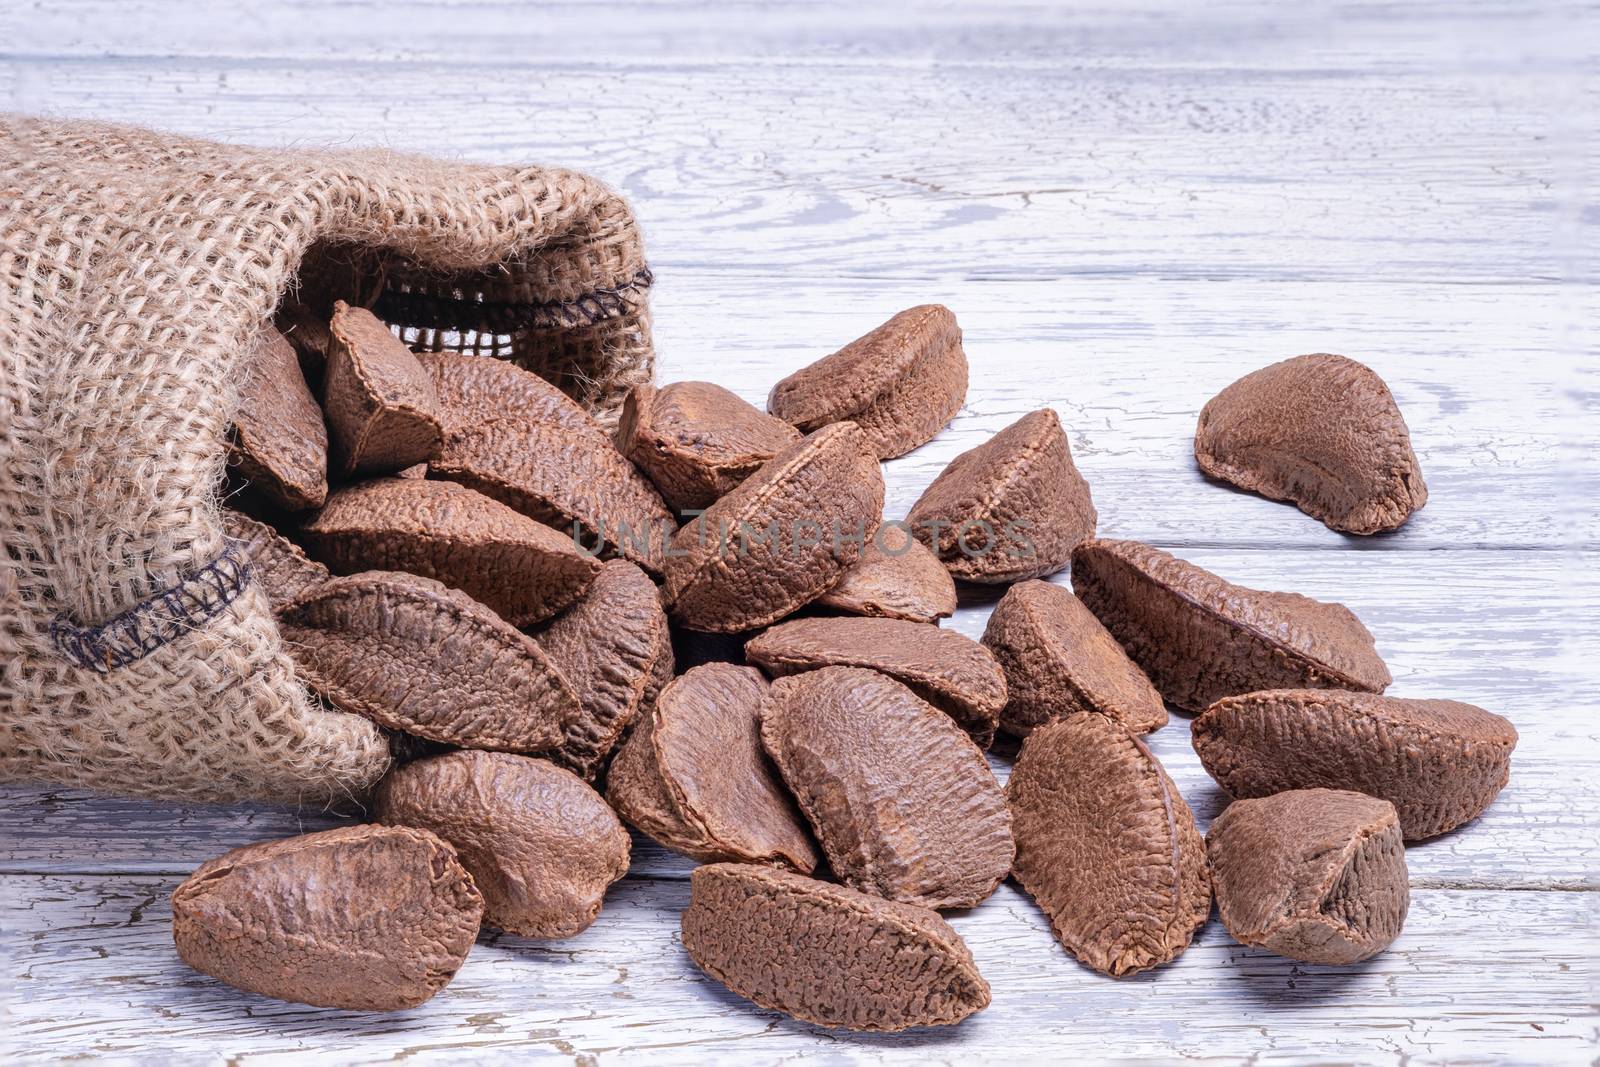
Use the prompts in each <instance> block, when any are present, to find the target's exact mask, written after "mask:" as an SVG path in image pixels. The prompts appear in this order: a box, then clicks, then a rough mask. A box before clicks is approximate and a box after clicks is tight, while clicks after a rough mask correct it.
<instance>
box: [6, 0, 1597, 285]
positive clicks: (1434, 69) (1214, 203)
mask: <svg viewBox="0 0 1600 1067" xmlns="http://www.w3.org/2000/svg"><path fill="white" fill-rule="evenodd" d="M608 21H609V20H608ZM119 24H120V23H119ZM1287 32H1288V33H1289V34H1290V35H1291V37H1292V39H1293V41H1294V42H1298V43H1297V44H1295V45H1294V46H1293V47H1289V48H1288V51H1287V53H1286V54H1287V56H1289V57H1290V61H1289V62H1288V63H1287V65H1286V66H1284V67H1283V68H1281V69H1280V68H1274V67H1271V66H1266V67H1263V66H1261V65H1258V64H1256V63H1254V62H1251V60H1250V58H1249V57H1251V56H1256V55H1259V54H1261V53H1260V52H1259V51H1256V52H1251V53H1244V52H1231V53H1226V54H1223V55H1221V56H1219V57H1217V58H1216V59H1215V60H1214V61H1212V62H1206V61H1202V60H1193V59H1187V58H1181V57H1180V58H1178V59H1176V60H1173V61H1169V62H1166V63H1164V64H1163V63H1153V64H1150V65H1141V64H1139V63H1123V62H1119V61H1118V57H1117V55H1115V54H1113V55H1112V56H1111V57H1109V59H1108V60H1107V61H1105V62H1097V63H1096V64H1094V65H1092V66H1085V65H1084V64H1083V62H1082V61H1081V59H1080V60H1079V61H1077V62H1074V63H1069V64H1066V65H1055V64H1052V65H1048V66H1029V65H1026V64H1023V65H1019V66H1012V65H1009V64H1007V65H999V66H962V65H959V64H952V65H946V64H943V63H940V62H936V61H933V60H929V61H927V62H920V63H912V64H908V65H898V66H897V65H860V64H844V65H833V64H824V65H822V66H820V67H813V66H809V65H800V66H787V65H784V64H769V63H753V64H733V65H727V64H709V65H708V64H704V63H696V62H693V61H690V60H685V61H675V60H668V61H665V62H658V63H651V64H647V65H643V66H639V67H635V68H628V69H623V70H619V69H615V68H611V67H607V66H594V65H580V66H566V67H559V68H556V67H550V66H543V65H535V66H525V65H522V64H511V65H504V64H499V63H497V62H496V61H495V60H494V59H493V58H492V54H491V55H490V56H489V57H480V56H473V57H472V62H469V63H466V64H463V63H460V62H457V61H456V60H455V59H454V58H452V59H450V60H448V61H445V62H433V61H427V60H420V61H411V60H409V59H408V60H407V61H405V62H385V63H354V62H342V61H341V62H322V63H311V64H307V63H304V62H301V61H296V60H288V59H281V60H280V59H273V58H255V57H248V58H231V57H216V58H212V57H207V56H199V57H195V58H188V57H175V58H166V57H162V58H159V59H138V58H133V59H122V58H105V59H93V60H77V59H73V58H70V57H62V56H54V55H40V56H36V57H30V56H27V55H19V56H15V57H13V58H11V59H10V60H9V63H8V66H9V68H10V70H11V77H12V81H13V84H14V88H13V90H12V92H11V93H10V97H11V106H13V107H16V108H18V109H20V110H27V111H44V112H50V113H57V114H74V115H85V116H99V117H105V118H113V119H118V120H122V121H140V122H146V123H150V124H153V125H158V126H163V127H168V128H172V129H176V130H183V131H190V132H195V133H205V134H210V135H215V136H222V137H224V138H230V139H237V140H247V141H263V142H270V143H285V142H287V143H295V144H314V143H318V142H328V141H333V142H338V143H347V144H377V145H381V146H387V147H394V148H407V149H415V150H421V151H429V152H435V153H440V154H445V155H449V156H459V157H461V158H467V159H490V160H500V161H510V160H525V161H544V162H551V163H560V164H563V165H569V166H576V167H583V168H586V169H590V170H593V171H595V172H596V173H598V174H599V175H601V176H602V177H605V178H607V179H608V180H610V181H612V182H613V183H615V184H616V185H617V186H618V187H619V188H620V189H621V190H622V191H623V192H624V193H626V194H628V195H629V196H630V197H631V198H632V199H633V201H634V202H635V203H636V204H638V205H639V206H640V208H641V210H642V211H643V212H644V217H645V221H646V223H647V225H648V229H649V234H650V237H651V239H652V245H651V246H652V248H653V249H654V253H653V254H654V256H655V258H656V260H657V261H658V262H659V263H661V264H663V265H669V264H670V265H678V264H686V265H720V266H724V267H737V268H738V269H742V270H751V271H757V272H760V273H761V274H763V275H765V276H767V277H768V278H769V279H772V280H774V282H775V283H776V284H775V289H777V290H781V284H786V283H787V281H788V279H789V278H790V277H792V276H794V275H796V274H799V275H813V276H819V275H820V276H825V277H834V276H838V275H840V274H845V275H851V276H883V275H891V276H900V277H905V276H914V277H924V278H937V277H941V276H949V275H953V274H956V275H964V276H970V277H987V278H1028V277H1032V278H1061V277H1069V276H1070V277H1078V276H1085V275H1089V276H1094V275H1105V274H1115V275H1122V274H1130V273H1135V274H1144V275H1150V276H1154V277H1168V278H1172V277H1185V278H1204V279H1223V278H1261V277H1276V278H1284V279H1313V278H1318V279H1335V278H1337V279H1347V280H1362V279H1369V280H1370V279H1384V280H1390V281H1396V282H1414V281H1418V280H1430V281H1435V282H1438V283H1441V284H1448V285H1450V286H1460V285H1464V284H1480V283H1483V282H1491V281H1492V282H1507V283H1523V282H1528V281H1540V282H1572V281H1589V280H1592V270H1593V266H1592V264H1590V263H1588V262H1587V260H1586V259H1585V258H1584V256H1583V254H1582V249H1583V248H1585V247H1587V246H1586V244H1585V241H1586V240H1587V238H1586V236H1585V231H1586V229H1589V230H1592V220H1590V221H1587V222H1586V221H1585V216H1584V214H1583V213H1582V210H1581V205H1582V203H1583V200H1582V189H1581V185H1580V184H1579V183H1578V182H1577V181H1576V175H1578V174H1579V173H1581V169H1580V157H1579V156H1578V155H1577V154H1576V153H1577V151H1578V149H1577V142H1576V140H1575V139H1574V138H1573V137H1571V136H1567V135H1566V134H1565V131H1564V129H1563V128H1562V127H1561V126H1560V125H1559V124H1558V120H1557V119H1556V118H1554V117H1553V116H1559V115H1562V114H1565V113H1566V112H1565V110H1564V109H1565V108H1567V107H1568V106H1570V105H1572V104H1575V103H1576V86H1577V85H1578V84H1579V83H1578V81H1577V80H1576V74H1575V73H1574V69H1572V68H1568V67H1565V66H1563V65H1561V64H1560V63H1557V62H1554V61H1552V62H1551V63H1550V64H1549V65H1548V67H1542V68H1541V69H1542V70H1544V73H1543V74H1542V75H1540V76H1538V77H1525V76H1523V75H1522V73H1521V71H1520V70H1516V71H1513V70H1508V69H1506V68H1504V67H1502V66H1499V65H1495V64H1490V63H1479V64H1476V65H1474V66H1473V67H1472V69H1471V70H1470V72H1469V73H1467V74H1463V73H1462V72H1460V71H1458V70H1456V69H1454V68H1453V67H1451V66H1450V65H1449V64H1450V63H1451V62H1452V59H1451V53H1450V52H1449V47H1450V46H1449V44H1448V42H1447V41H1445V40H1444V39H1443V38H1440V39H1435V38H1433V37H1431V36H1430V35H1427V34H1423V35H1420V36H1417V35H1411V36H1408V37H1407V38H1406V47H1408V48H1414V47H1418V46H1422V47H1425V48H1426V49H1427V52H1426V54H1425V56H1424V57H1423V58H1422V59H1421V61H1419V62H1417V63H1415V64H1414V65H1412V64H1407V63H1405V62H1399V63H1398V64H1391V63H1390V62H1389V61H1388V56H1387V55H1386V54H1385V53H1383V52H1380V53H1379V54H1378V55H1376V56H1368V57H1366V61H1365V62H1360V61H1354V62H1350V63H1346V64H1342V65H1340V64H1332V65H1330V64H1329V63H1328V57H1326V56H1324V55H1319V54H1318V52H1317V51H1316V50H1315V49H1312V50H1311V51H1310V52H1309V53H1308V52H1304V51H1301V50H1300V49H1301V47H1303V46H1304V43H1305V41H1306V40H1307V38H1308V37H1310V36H1314V35H1315V34H1316V32H1317V27H1316V26H1314V25H1311V26H1306V25H1298V24H1293V25H1291V26H1290V27H1289V30H1288V31H1287ZM1296 34H1298V36H1295V35H1296ZM304 35H305V31H304V30H303V29H300V28H298V27H297V32H294V33H290V34H289V36H304ZM1243 47H1246V48H1249V47H1251V44H1250V42H1248V41H1246V42H1245V43H1244V45H1243ZM1254 47H1256V48H1257V49H1259V47H1260V42H1255V45H1254ZM1388 47H1391V48H1398V47H1399V45H1398V44H1397V43H1395V42H1390V44H1389V46H1388ZM197 100H200V101H204V103H203V106H198V107H197V106H196V101H197ZM778 279H782V283H778ZM1463 299H1470V298H1463Z"/></svg>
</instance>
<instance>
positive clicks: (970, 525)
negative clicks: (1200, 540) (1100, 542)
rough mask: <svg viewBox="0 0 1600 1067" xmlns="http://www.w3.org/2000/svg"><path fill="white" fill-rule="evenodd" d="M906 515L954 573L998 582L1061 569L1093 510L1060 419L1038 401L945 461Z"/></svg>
mask: <svg viewBox="0 0 1600 1067" xmlns="http://www.w3.org/2000/svg"><path fill="white" fill-rule="evenodd" d="M906 521H907V522H909V523H910V524H911V532H912V533H913V534H915V535H916V537H917V539H918V540H920V541H921V542H922V543H923V544H925V545H927V546H928V547H929V548H930V549H932V550H933V552H934V554H935V555H936V556H938V557H939V559H940V560H941V561H943V563H944V565H945V567H947V568H948V569H949V571H950V573H951V574H952V575H954V576H955V577H957V578H959V579H961V580H962V581H967V582H987V583H1004V582H1016V581H1021V580H1022V579H1024V578H1042V577H1044V576H1045V575H1047V574H1054V573H1055V572H1056V571H1059V570H1061V569H1062V568H1063V567H1065V566H1066V565H1067V563H1068V562H1069V561H1070V560H1071V558H1072V550H1073V549H1074V548H1075V547H1077V545H1078V544H1079V543H1080V542H1082V541H1083V540H1085V539H1087V538H1090V537H1093V536H1094V530H1095V524H1096V523H1097V522H1099V515H1098V513H1097V512H1096V511H1095V508H1094V502H1093V500H1091V499H1090V496H1089V485H1088V483H1087V482H1085V481H1084V480H1083V475H1081V474H1079V473H1078V468H1077V466H1076V465H1075V464H1074V463H1073V462H1072V449H1071V447H1070V446H1069V445H1068V443H1067V435H1066V433H1065V432H1064V431H1063V430H1062V428H1061V420H1060V419H1059V418H1057V417H1056V413H1055V412H1054V411H1052V410H1050V409H1049V408H1042V409H1040V410H1038V411H1035V412H1032V413H1030V414H1028V415H1024V416H1023V417H1022V418H1020V419H1018V420H1017V421H1016V422H1014V423H1012V424H1011V425H1010V426H1007V427H1006V428H1005V429H1003V430H1001V431H1000V432H999V433H997V434H995V435H994V436H993V437H991V438H990V439H989V440H987V441H985V442H984V443H983V444H981V445H979V446H978V447H977V448H974V449H971V450H970V451H967V452H963V453H961V455H959V456H957V457H956V458H955V459H953V460H951V461H950V464H949V466H947V467H945V469H944V470H943V471H941V472H940V473H939V476H938V477H937V478H935V479H934V480H933V483H932V484H931V485H929V486H928V488H927V490H926V491H924V492H923V494H922V497H921V498H920V499H919V500H918V501H917V502H916V503H915V504H914V505H912V508H911V514H910V515H909V516H908V518H907V520H906Z"/></svg>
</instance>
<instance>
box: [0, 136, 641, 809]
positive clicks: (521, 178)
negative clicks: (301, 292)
mask: <svg viewBox="0 0 1600 1067" xmlns="http://www.w3.org/2000/svg"><path fill="white" fill-rule="evenodd" d="M308 253H309V254H310V255H311V259H312V261H313V262H324V263H326V262H334V263H339V264H347V265H348V264H356V265H358V267H359V268H360V269H363V270H366V271H367V272H368V273H367V276H366V278H365V284H366V285H367V287H368V288H369V290H370V293H369V295H370V296H371V298H372V300H373V301H375V310H376V311H377V312H378V313H379V314H380V315H381V316H383V317H385V318H387V319H388V320H389V321H391V322H392V323H396V324H400V325H405V326H407V327H410V329H408V330H407V331H405V334H404V335H405V336H406V337H407V338H408V339H410V340H411V341H412V342H413V343H416V344H422V345H431V346H433V347H463V348H470V349H473V350H478V351H485V352H489V353H492V354H494V355H500V356H505V357H508V358H512V359H515V360H517V361H518V362H520V363H522V364H524V365H526V366H528V367H530V368H531V369H533V370H535V371H537V372H539V373H541V374H543V375H545V376H546V377H548V378H550V379H551V380H552V381H555V382H556V383H557V384H559V385H561V386H562V387H563V388H565V389H567V390H568V391H569V392H570V393H571V394H572V395H574V396H575V397H577V398H578V399H579V400H580V401H582V402H584V403H586V404H588V405H589V406H590V407H591V408H592V409H593V410H595V411H597V412H599V413H602V414H604V413H609V412H611V411H612V409H614V407H615V406H616V404H617V403H618V402H619V399H620V396H621V394H622V393H624V392H625V391H626V390H627V388H628V387H629V386H630V385H632V384H633V383H634V382H636V381H639V380H642V379H645V378H647V377H648V376H649V374H650V365H651V350H650V338H649V325H648V316H647V310H646V291H647V288H648V286H649V281H650V275H649V272H648V271H647V270H646V267H645V262H644V258H643V252H642V249H641V246H640V241H639V235H638V232H637V230H636V228H635V225H634V220H633V217H632V215H631V214H630V212H629V210H628V207H627V205H626V204H625V203H624V202H623V201H622V200H621V199H619V198H618V197H617V196H616V195H615V194H614V193H612V192H611V191H610V190H608V189H607V188H606V187H605V186H603V185H601V184H600V183H598V182H596V181H594V180H592V179H590V178H588V177H586V176H584V175H581V174H575V173H572V172H570V171H561V170H546V169H541V168H510V167H484V166H465V165H460V164H446V163H443V162H439V161H434V160H427V159H419V158H414V157H409V156H401V155H395V154H393V153H389V152H378V151H366V152H309V151H298V150H297V151H289V152H284V151H263V150H257V149H249V148H238V147H228V146H222V145H216V144H210V143H206V142H201V141H195V140H188V139H183V138H178V137H171V136H167V135H163V134H159V133H153V132H151V131H148V130H141V129H133V128H127V127H116V126H107V125H100V124H88V123H59V122H48V121H40V120H34V119H28V118H19V117H14V116H12V117H7V116H3V115H0V460H3V468H4V477H3V481H0V537H3V538H4V549H3V551H0V780H48V781H54V782H61V783H69V784H72V785H82V786H89V787H92V788H95V789H103V790H112V791H117V792H124V793H134V794H146V795H155V796H161V797H169V798H175V799H186V800H203V801H232V800H239V799H244V798H253V799H267V800H272V801H279V802H290V803H297V804H303V805H311V806H324V805H330V804H339V803H341V802H342V801H345V800H349V799H353V798H359V797H360V796H361V794H362V793H363V792H364V791H365V790H366V789H367V787H368V786H370V785H371V784H372V783H373V782H374V781H375V780H376V779H377V778H378V777H379V776H380V775H381V774H382V772H383V771H384V769H385V767H386V765H387V763H388V759H389V756H388V745H387V743H386V741H385V739H384V738H383V736H382V735H381V734H380V733H379V731H378V730H377V729H376V728H375V727H374V726H373V725H372V724H371V723H369V722H367V721H366V720H365V719H361V718H357V717H355V716H352V715H347V714H343V713H341V712H336V711H333V710H331V709H329V708H327V707H325V706H323V705H321V704H319V703H317V702H316V701H315V700H314V699H313V698H311V697H310V696H308V694H307V692H306V691H305V689H304V688H303V687H302V686H301V685H300V683H299V682H298V681H297V680H296V678H295V673H294V668H293V666H292V664H291V663H290V661H289V659H288V657H287V656H286V655H285V654H284V651H283V649H282V647H281V645H280V641H279V636H278V632H277V628H276V626H275V624H274V622H273V619H272V616H271V614H270V613H269V611H268V607H267V599H266V596H265V595H264V594H263V593H262V592H261V590H260V589H259V588H258V587H257V586H256V585H255V584H253V583H252V582H251V581H250V575H249V571H248V568H247V567H244V566H242V565H241V563H240V561H239V559H238V558H237V557H236V556H235V555H234V554H232V553H231V552H230V551H229V546H228V543H227V542H226V541H225V539H224V537H223V534H222V529H221V526H220V523H219V516H218V491H219V487H220V485H221V484H222V480H223V475H224V468H225V464H226V440H227V431H228V426H229V423H230V421H231V412H232V411H233V409H234V406H235V404H236V397H235V392H236V387H237V385H238V383H239V381H240V357H241V354H242V353H244V352H246V351H247V350H248V345H249V343H250V341H251V338H252V337H253V336H254V335H255V333H256V332H257V331H258V330H259V329H260V327H261V326H262V324H263V323H264V322H266V321H267V320H268V319H269V317H270V316H271V315H272V314H273V311H274V308H275V307H276V306H277V305H278V303H279V301H280V298H282V297H283V296H284V293H285V289H286V288H287V287H290V286H291V284H293V283H294V282H295V280H296V277H297V271H298V269H299V267H300V266H301V263H302V260H303V259H304V258H305V257H307V256H308Z"/></svg>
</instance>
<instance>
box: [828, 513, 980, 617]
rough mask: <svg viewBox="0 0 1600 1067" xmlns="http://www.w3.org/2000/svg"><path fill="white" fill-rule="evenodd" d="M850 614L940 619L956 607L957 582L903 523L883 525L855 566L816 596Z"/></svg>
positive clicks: (834, 608)
mask: <svg viewBox="0 0 1600 1067" xmlns="http://www.w3.org/2000/svg"><path fill="white" fill-rule="evenodd" d="M816 605H817V607H820V608H828V609H830V610H833V611H842V612H847V613H849V614H851V615H870V616H874V617H877V618H886V619H905V620H906V621H908V622H937V621H938V620H939V619H942V618H947V617H949V616H951V615H954V614H955V611H956V583H955V579H953V578H951V577H950V572H949V571H947V570H945V569H944V564H943V563H940V562H939V557H938V556H935V555H934V554H933V553H932V552H930V551H929V550H928V548H927V546H925V545H924V544H923V543H922V542H921V541H918V540H916V539H915V538H914V537H912V536H911V532H910V530H909V528H908V527H907V526H906V525H905V524H904V523H895V522H890V523H884V524H883V525H882V526H880V527H879V528H878V531H877V532H876V533H875V534H873V536H872V539H871V540H869V541H868V542H867V545H866V547H865V548H864V549H862V552H861V558H860V559H859V560H857V561H856V564H855V566H853V567H851V568H850V569H849V570H847V571H845V572H844V576H843V577H842V578H840V579H839V583H838V584H837V585H835V586H834V587H833V588H832V589H830V590H828V591H827V592H826V593H824V594H823V595H822V596H820V597H818V598H817V600H816Z"/></svg>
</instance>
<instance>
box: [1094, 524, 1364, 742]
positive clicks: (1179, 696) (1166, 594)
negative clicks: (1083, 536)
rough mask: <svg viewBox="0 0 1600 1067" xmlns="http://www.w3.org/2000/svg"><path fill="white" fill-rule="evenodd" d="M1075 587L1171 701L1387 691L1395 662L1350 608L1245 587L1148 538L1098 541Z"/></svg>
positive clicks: (1190, 707) (1201, 705)
mask: <svg viewBox="0 0 1600 1067" xmlns="http://www.w3.org/2000/svg"><path fill="white" fill-rule="evenodd" d="M1072 587H1073V590H1074V592H1076V593H1077V595H1078V599H1080V600H1082V601H1083V603H1084V606H1086V607H1087V608H1088V609H1089V610H1090V611H1092V612H1094V614H1095V617H1096V618H1098V619H1099V620H1100V622H1101V623H1102V624H1103V625H1104V626H1105V628H1106V629H1107V630H1109V631H1111V634H1112V636H1114V637H1115V638H1116V639H1117V640H1118V641H1121V642H1122V647H1123V648H1125V649H1126V650H1127V652H1128V655H1129V656H1130V657H1131V658H1132V659H1133V661H1134V662H1135V663H1137V664H1138V665H1139V666H1140V668H1142V669H1143V670H1144V672H1145V674H1146V675H1148V676H1149V678H1150V681H1151V682H1153V683H1155V687H1156V689H1158V690H1159V691H1160V692H1161V695H1162V696H1163V697H1165V698H1166V699H1167V700H1168V701H1169V702H1171V703H1172V704H1175V705H1176V706H1178V707H1180V708H1182V709H1183V710H1185V711H1195V712H1197V711H1202V710H1204V709H1205V708H1206V707H1207V706H1208V705H1209V704H1211V703H1212V702H1213V701H1216V700H1219V699H1221V698H1222V697H1225V696H1230V695H1232V694H1235V693H1252V692H1255V691H1256V690H1259V689H1303V688H1315V689H1361V690H1370V691H1373V692H1381V691H1382V690H1383V689H1384V688H1385V687H1386V686H1388V684H1389V681H1390V677H1389V668H1388V667H1386V666H1384V663H1383V660H1382V659H1380V658H1378V653H1377V650H1376V649H1375V648H1374V645H1373V640H1372V634H1371V633H1369V632H1368V631H1367V628H1366V627H1365V626H1363V625H1361V620H1360V619H1358V618H1356V617H1355V615H1354V614H1352V613H1351V611H1350V609H1349V608H1347V607H1345V606H1344V605H1343V604H1334V603H1326V602H1323V601H1320V600H1312V599H1311V598H1310V597H1304V596H1301V595H1300V594H1298V593H1275V592H1264V591H1262V590H1259V589H1249V588H1246V587H1245V586H1242V585H1235V584H1233V583H1232V582H1229V581H1226V580H1225V579H1223V578H1220V577H1218V576H1217V575H1215V574H1212V573H1211V572H1210V571H1208V570H1205V569H1204V568H1202V567H1198V566H1196V565H1195V564H1193V563H1187V562H1185V561H1183V560H1181V559H1177V558H1175V557H1173V556H1171V555H1169V554H1168V553H1166V552H1163V551H1161V550H1160V549H1158V548H1152V547H1151V546H1149V545H1146V544H1141V543H1140V542H1138V541H1088V542H1085V543H1084V544H1082V545H1080V546H1079V547H1078V549H1077V551H1075V552H1074V553H1073V555H1072Z"/></svg>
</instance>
